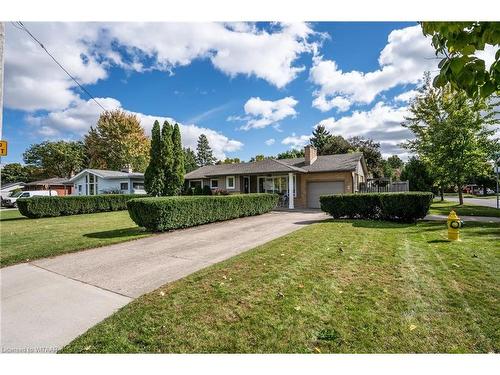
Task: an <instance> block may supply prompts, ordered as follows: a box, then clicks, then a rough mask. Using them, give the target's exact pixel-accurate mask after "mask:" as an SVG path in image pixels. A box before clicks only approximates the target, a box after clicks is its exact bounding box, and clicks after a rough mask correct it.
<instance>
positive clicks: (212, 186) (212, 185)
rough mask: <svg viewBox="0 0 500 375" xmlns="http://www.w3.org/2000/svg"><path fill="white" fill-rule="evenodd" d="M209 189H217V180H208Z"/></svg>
mask: <svg viewBox="0 0 500 375" xmlns="http://www.w3.org/2000/svg"><path fill="white" fill-rule="evenodd" d="M210 187H211V188H212V189H217V188H218V187H219V180H210Z"/></svg>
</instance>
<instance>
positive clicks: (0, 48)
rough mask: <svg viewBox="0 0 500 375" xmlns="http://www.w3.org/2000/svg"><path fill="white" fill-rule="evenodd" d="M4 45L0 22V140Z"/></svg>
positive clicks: (0, 136)
mask: <svg viewBox="0 0 500 375" xmlns="http://www.w3.org/2000/svg"><path fill="white" fill-rule="evenodd" d="M4 45H5V25H4V23H3V22H0V140H2V135H3V67H4V65H3V50H4ZM1 165H2V157H1V156H0V167H1ZM1 185H2V171H1V169H0V186H1Z"/></svg>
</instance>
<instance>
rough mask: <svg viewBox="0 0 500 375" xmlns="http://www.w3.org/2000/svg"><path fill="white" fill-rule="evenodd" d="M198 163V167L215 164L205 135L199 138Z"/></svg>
mask: <svg viewBox="0 0 500 375" xmlns="http://www.w3.org/2000/svg"><path fill="white" fill-rule="evenodd" d="M196 163H197V164H198V167H203V166H205V165H213V164H214V163H215V157H214V155H213V152H212V149H211V148H210V144H209V143H208V138H207V136H206V135H205V134H201V135H200V137H199V138H198V145H197V146H196Z"/></svg>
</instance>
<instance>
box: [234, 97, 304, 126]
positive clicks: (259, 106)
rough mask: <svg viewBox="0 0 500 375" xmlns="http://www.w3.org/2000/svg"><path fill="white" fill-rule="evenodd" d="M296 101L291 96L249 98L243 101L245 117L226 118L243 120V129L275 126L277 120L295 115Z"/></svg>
mask: <svg viewBox="0 0 500 375" xmlns="http://www.w3.org/2000/svg"><path fill="white" fill-rule="evenodd" d="M297 104H298V101H297V100H295V99H294V98H293V97H292V96H287V97H286V98H283V99H279V100H275V101H272V100H262V99H261V98H259V97H257V98H250V99H248V101H247V102H246V103H245V106H244V110H245V114H246V116H245V117H238V116H236V117H235V116H233V117H229V118H228V120H230V121H231V120H244V121H246V122H247V123H246V124H245V125H243V126H242V127H241V129H243V130H249V129H260V128H265V127H267V126H269V125H274V126H277V125H278V122H279V121H281V120H283V119H285V118H287V117H290V116H292V117H293V116H295V115H296V114H297V112H296V111H295V108H294V107H295V106H296V105H297Z"/></svg>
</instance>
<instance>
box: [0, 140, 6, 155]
mask: <svg viewBox="0 0 500 375" xmlns="http://www.w3.org/2000/svg"><path fill="white" fill-rule="evenodd" d="M0 156H7V141H0Z"/></svg>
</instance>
